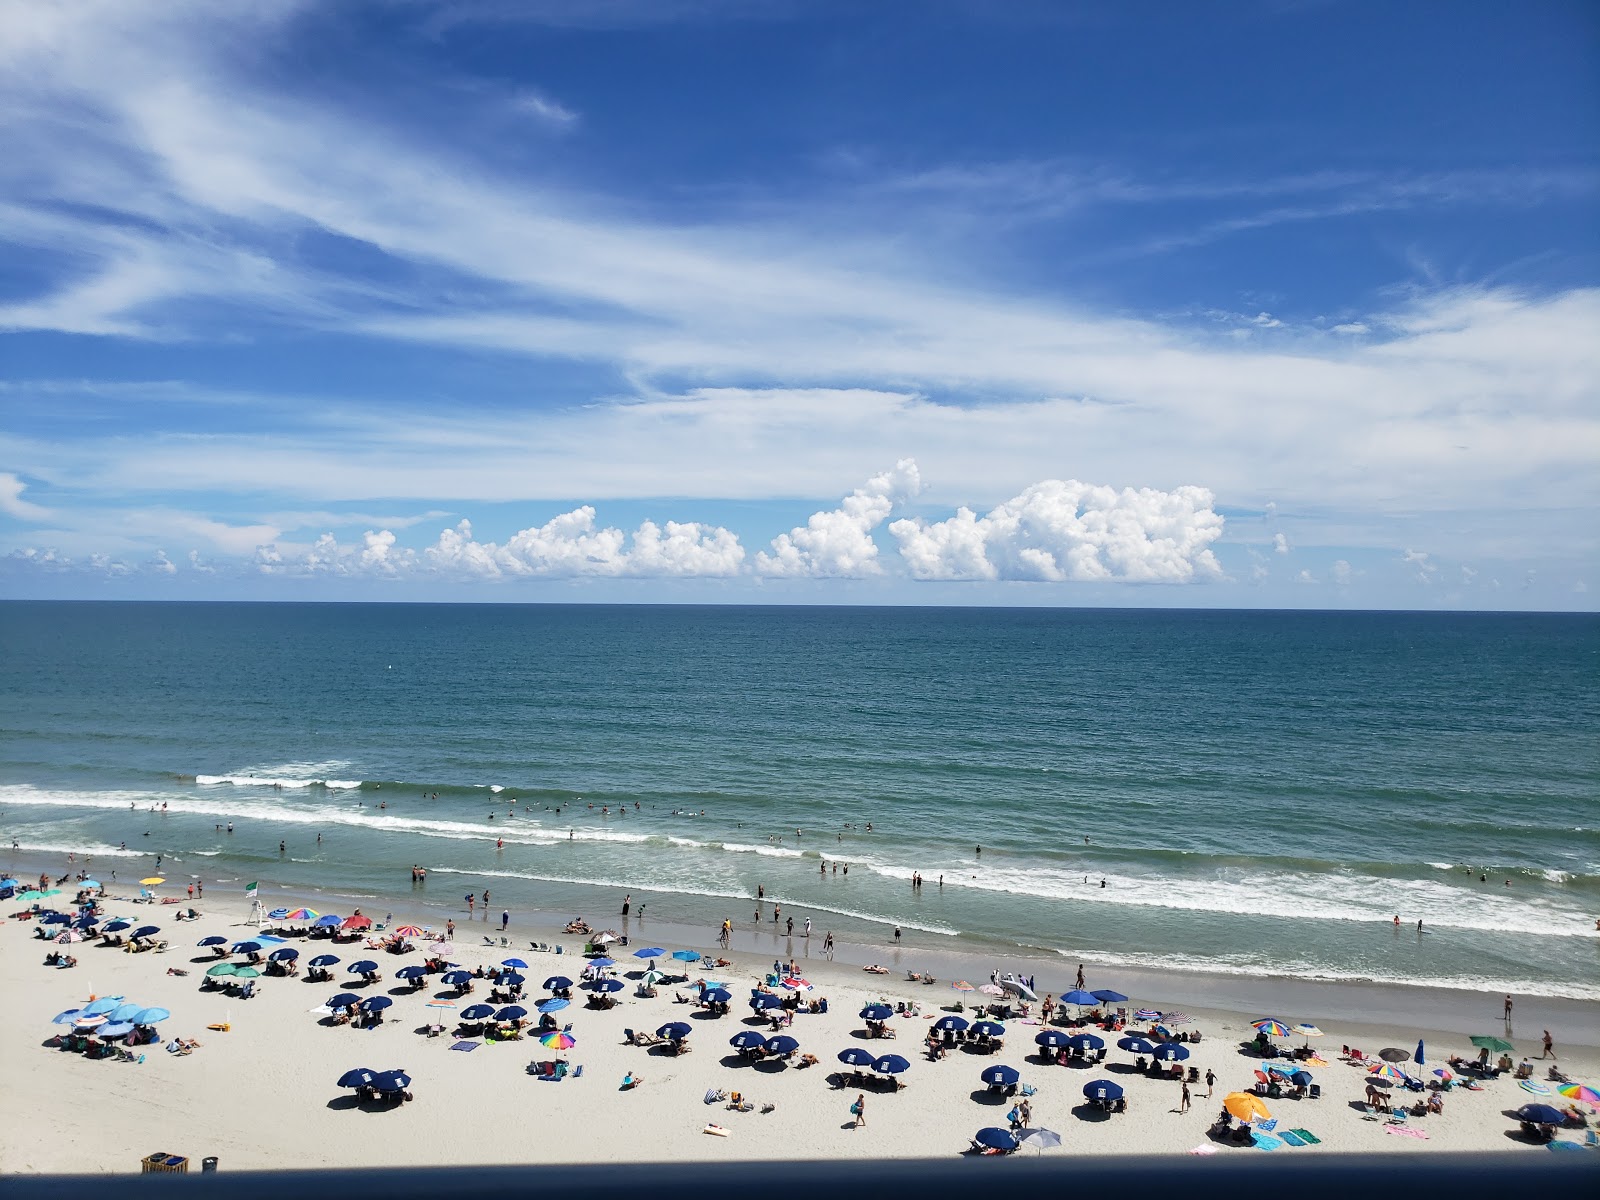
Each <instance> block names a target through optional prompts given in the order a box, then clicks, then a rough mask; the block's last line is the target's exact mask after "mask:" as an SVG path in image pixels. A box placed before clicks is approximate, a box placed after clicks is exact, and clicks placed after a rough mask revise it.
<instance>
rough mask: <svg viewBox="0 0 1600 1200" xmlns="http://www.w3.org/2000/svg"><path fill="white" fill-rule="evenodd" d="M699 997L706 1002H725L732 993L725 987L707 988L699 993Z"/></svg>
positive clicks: (730, 997)
mask: <svg viewBox="0 0 1600 1200" xmlns="http://www.w3.org/2000/svg"><path fill="white" fill-rule="evenodd" d="M700 999H702V1000H704V1001H705V1002H706V1003H707V1004H726V1003H728V1001H730V1000H732V999H733V993H732V992H730V991H729V990H728V989H727V988H719V987H717V988H707V989H706V990H705V991H703V992H701V993H700Z"/></svg>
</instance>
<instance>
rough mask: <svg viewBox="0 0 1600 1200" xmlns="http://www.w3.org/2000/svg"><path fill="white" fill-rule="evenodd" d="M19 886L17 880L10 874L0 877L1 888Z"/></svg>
mask: <svg viewBox="0 0 1600 1200" xmlns="http://www.w3.org/2000/svg"><path fill="white" fill-rule="evenodd" d="M17 886H18V884H17V881H16V880H15V879H13V878H11V876H9V875H7V876H6V877H5V878H4V879H0V888H8V887H17Z"/></svg>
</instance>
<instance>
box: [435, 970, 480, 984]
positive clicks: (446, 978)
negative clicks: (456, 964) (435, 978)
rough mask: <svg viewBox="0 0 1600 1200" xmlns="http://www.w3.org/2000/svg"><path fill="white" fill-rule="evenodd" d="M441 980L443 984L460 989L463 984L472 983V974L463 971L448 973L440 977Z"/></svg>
mask: <svg viewBox="0 0 1600 1200" xmlns="http://www.w3.org/2000/svg"><path fill="white" fill-rule="evenodd" d="M439 978H440V980H441V981H442V982H444V983H448V984H449V985H450V986H451V987H459V986H460V985H461V984H463V983H471V982H472V972H471V971H461V970H456V971H446V972H445V973H444V974H443V975H441V976H439Z"/></svg>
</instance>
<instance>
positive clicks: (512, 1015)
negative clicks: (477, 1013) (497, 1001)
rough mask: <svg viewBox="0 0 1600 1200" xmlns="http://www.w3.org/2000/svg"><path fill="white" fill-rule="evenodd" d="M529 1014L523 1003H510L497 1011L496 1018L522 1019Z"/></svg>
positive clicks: (498, 1019) (502, 1019)
mask: <svg viewBox="0 0 1600 1200" xmlns="http://www.w3.org/2000/svg"><path fill="white" fill-rule="evenodd" d="M527 1015H528V1010H527V1009H525V1008H523V1007H522V1005H520V1004H508V1005H506V1006H505V1007H504V1008H502V1009H501V1010H500V1011H499V1012H497V1013H495V1015H494V1019H495V1020H496V1021H520V1020H522V1018H523V1017H525V1016H527Z"/></svg>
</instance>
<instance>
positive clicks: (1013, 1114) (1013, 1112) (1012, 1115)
mask: <svg viewBox="0 0 1600 1200" xmlns="http://www.w3.org/2000/svg"><path fill="white" fill-rule="evenodd" d="M1021 1115H1022V1114H1021V1113H1019V1112H1018V1111H1017V1110H1016V1109H1015V1108H1013V1109H1012V1110H1011V1111H1010V1112H1008V1113H1007V1114H1006V1120H1008V1121H1010V1122H1011V1123H1012V1124H1013V1125H1015V1124H1016V1123H1017V1118H1018V1117H1019V1116H1021Z"/></svg>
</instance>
